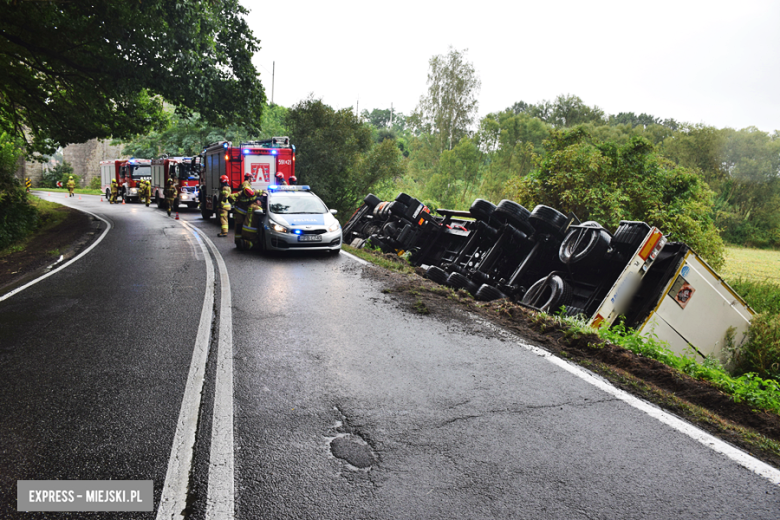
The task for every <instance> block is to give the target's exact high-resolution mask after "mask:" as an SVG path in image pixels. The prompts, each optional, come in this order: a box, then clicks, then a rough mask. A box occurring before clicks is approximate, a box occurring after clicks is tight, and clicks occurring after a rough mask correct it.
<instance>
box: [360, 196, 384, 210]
mask: <svg viewBox="0 0 780 520" xmlns="http://www.w3.org/2000/svg"><path fill="white" fill-rule="evenodd" d="M363 202H364V203H365V204H366V206H368V207H369V208H374V207H375V206H376V205H377V204H379V203H380V202H382V201H381V200H379V197H377V196H376V195H374V194H373V193H369V194H368V195H366V198H365V199H363Z"/></svg>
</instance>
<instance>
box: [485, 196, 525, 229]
mask: <svg viewBox="0 0 780 520" xmlns="http://www.w3.org/2000/svg"><path fill="white" fill-rule="evenodd" d="M530 215H531V212H530V211H528V210H527V209H525V208H524V207H523V206H521V205H520V204H518V203H517V202H515V201H513V200H507V199H504V200H502V201H501V202H499V203H498V206H496V211H494V212H493V215H492V217H493V219H495V220H497V221H499V222H501V223H502V224H506V223H507V222H508V223H510V224H512V225H513V226H515V227H516V228H518V229H520V230H521V231H524V232H525V233H527V234H529V235H530V234H532V233H533V232H534V228H533V226H531V224H529V222H528V217H529V216H530Z"/></svg>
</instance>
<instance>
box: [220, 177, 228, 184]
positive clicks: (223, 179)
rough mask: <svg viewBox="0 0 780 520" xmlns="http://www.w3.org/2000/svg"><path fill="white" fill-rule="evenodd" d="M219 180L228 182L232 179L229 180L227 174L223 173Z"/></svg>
mask: <svg viewBox="0 0 780 520" xmlns="http://www.w3.org/2000/svg"><path fill="white" fill-rule="evenodd" d="M219 182H224V183H225V184H227V183H228V182H230V181H229V180H228V176H227V175H223V176H222V177H220V178H219Z"/></svg>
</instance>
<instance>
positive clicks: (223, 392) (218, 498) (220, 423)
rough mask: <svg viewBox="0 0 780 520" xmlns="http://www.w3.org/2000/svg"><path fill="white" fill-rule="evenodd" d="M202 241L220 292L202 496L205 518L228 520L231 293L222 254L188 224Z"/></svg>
mask: <svg viewBox="0 0 780 520" xmlns="http://www.w3.org/2000/svg"><path fill="white" fill-rule="evenodd" d="M192 229H193V230H194V231H196V232H197V233H199V234H200V235H201V236H202V237H203V240H205V241H206V243H207V244H208V246H209V248H210V249H211V251H212V252H213V253H214V258H216V260H217V266H218V268H219V277H220V286H221V288H222V291H221V293H220V306H219V342H218V348H217V375H216V383H215V385H214V414H213V416H212V422H211V453H210V455H209V481H208V489H209V490H208V495H207V498H206V519H207V520H211V519H214V520H232V519H233V516H234V508H235V476H234V455H233V311H232V308H233V303H232V301H233V296H232V293H231V290H230V278H229V277H228V272H227V267H226V266H225V261H224V260H223V259H222V255H221V254H220V253H219V250H218V249H217V248H216V246H215V245H214V243H213V242H212V241H211V240H210V239H209V238H207V237H206V236H205V235H204V234H203V233H202V232H201V231H200V230H198V229H196V228H195V227H194V226H193V227H192Z"/></svg>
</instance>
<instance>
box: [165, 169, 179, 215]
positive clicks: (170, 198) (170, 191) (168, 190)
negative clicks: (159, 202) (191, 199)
mask: <svg viewBox="0 0 780 520" xmlns="http://www.w3.org/2000/svg"><path fill="white" fill-rule="evenodd" d="M175 201H176V186H175V185H174V184H173V178H170V179H168V183H167V184H166V186H165V206H166V208H167V209H168V216H169V217H170V216H171V211H172V210H173V206H174V203H175Z"/></svg>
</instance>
